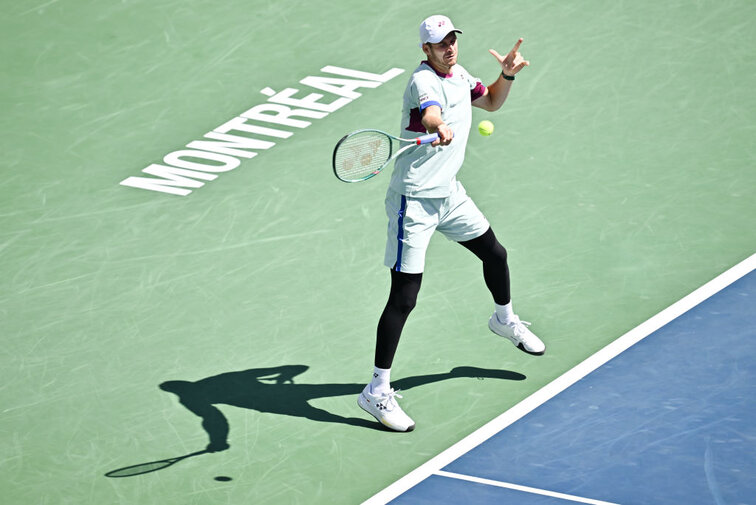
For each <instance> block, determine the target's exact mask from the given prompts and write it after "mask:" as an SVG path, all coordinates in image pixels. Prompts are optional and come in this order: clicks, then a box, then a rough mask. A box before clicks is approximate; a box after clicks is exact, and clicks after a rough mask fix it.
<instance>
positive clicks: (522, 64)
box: [513, 60, 530, 72]
mask: <svg viewBox="0 0 756 505" xmlns="http://www.w3.org/2000/svg"><path fill="white" fill-rule="evenodd" d="M529 65H530V62H529V61H527V60H524V61H523V62H522V63H520V64H519V65H517V66H516V67H515V68H514V69H513V71H514V72H519V71H520V70H522V68H523V67H527V66H529Z"/></svg>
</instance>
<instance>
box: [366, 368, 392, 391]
mask: <svg viewBox="0 0 756 505" xmlns="http://www.w3.org/2000/svg"><path fill="white" fill-rule="evenodd" d="M390 384H391V369H390V368H378V367H375V368H374V369H373V380H372V381H370V393H371V394H374V395H383V394H388V392H389V391H390V390H391V385H390Z"/></svg>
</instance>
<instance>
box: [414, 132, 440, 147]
mask: <svg viewBox="0 0 756 505" xmlns="http://www.w3.org/2000/svg"><path fill="white" fill-rule="evenodd" d="M436 140H438V133H430V134H428V135H423V136H422V137H417V138H416V139H415V142H416V143H417V145H421V144H430V143H431V142H434V141H436Z"/></svg>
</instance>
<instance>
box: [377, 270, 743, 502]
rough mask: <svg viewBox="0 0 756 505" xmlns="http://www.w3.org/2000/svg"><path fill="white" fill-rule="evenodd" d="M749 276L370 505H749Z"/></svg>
mask: <svg viewBox="0 0 756 505" xmlns="http://www.w3.org/2000/svg"><path fill="white" fill-rule="evenodd" d="M754 269H756V255H755V256H752V257H751V258H750V260H749V261H747V262H744V263H742V264H740V265H739V266H738V268H733V269H732V270H730V271H728V272H727V273H725V274H723V275H722V276H720V277H718V278H717V279H715V280H714V281H712V282H710V283H707V285H706V286H704V287H702V288H701V289H699V290H697V291H696V292H695V293H693V294H691V295H690V296H688V297H686V298H685V299H683V300H681V302H678V303H676V304H675V305H673V306H672V307H670V308H669V309H667V310H665V311H663V312H662V313H661V314H659V315H657V316H655V317H654V318H652V319H651V320H649V321H648V322H647V323H645V324H644V325H642V326H641V327H639V328H637V329H636V330H634V331H632V332H629V333H628V334H626V335H624V336H623V337H621V338H620V339H618V340H617V341H615V342H614V343H612V344H611V345H610V346H609V347H608V348H606V349H605V352H603V354H606V357H599V355H598V354H597V355H594V356H593V357H591V358H590V359H589V360H588V361H586V362H584V363H582V364H581V365H579V366H578V367H576V368H575V369H573V370H571V371H570V372H571V373H568V374H566V375H564V376H562V377H560V378H559V379H557V380H556V381H555V382H554V383H552V384H550V385H549V386H547V388H544V389H543V390H541V391H539V392H538V393H536V394H535V395H534V396H533V397H531V399H532V402H531V403H533V402H540V401H544V400H545V402H546V403H544V404H543V405H542V406H537V404H536V407H535V409H534V410H532V411H528V409H530V408H532V407H530V406H528V405H525V403H523V404H520V405H518V406H516V407H514V408H513V409H512V410H513V411H520V412H524V413H525V415H524V416H523V417H521V418H519V419H518V420H517V421H516V422H515V423H514V424H511V425H507V424H506V423H507V422H508V421H509V419H510V418H511V417H512V416H516V415H518V414H516V413H514V412H513V413H512V415H507V414H508V413H505V414H503V415H502V416H500V418H497V419H496V420H495V421H492V423H489V425H490V426H487V427H484V428H482V429H481V430H479V432H481V433H480V434H478V433H476V434H473V435H471V436H470V437H467V439H466V440H465V441H462V442H460V443H459V444H457V445H455V447H454V448H452V449H450V450H449V451H445V452H448V453H450V454H451V455H446V454H443V453H442V455H440V456H439V457H437V458H434V459H435V461H432V462H430V463H428V464H426V465H424V467H425V468H421V469H419V470H417V471H415V472H413V474H415V475H412V474H411V475H410V476H408V477H407V478H405V479H404V481H405V482H400V483H398V484H397V485H394V488H395V489H388V490H387V491H384V492H383V495H380V494H379V495H378V496H376V497H375V498H374V499H373V500H371V501H368V502H366V503H385V502H386V499H385V498H387V497H390V496H396V495H398V497H397V498H396V499H394V500H392V501H391V502H390V503H392V504H393V503H396V504H403V503H406V504H423V503H427V504H442V503H448V504H453V503H463V502H470V503H481V504H485V503H518V504H524V505H531V504H551V503H553V504H560V503H561V504H567V503H589V504H595V505H611V504H617V503H623V504H625V503H628V504H629V503H639V504H640V503H642V504H655V503H658V504H664V503H686V504H691V505H693V504H720V503H750V502H751V501H752V500H753V498H754V497H756V478H754V475H756V466H755V464H754V459H753V454H754V449H756V446H755V445H754V440H756V432H755V430H754V427H753V423H752V422H751V419H753V415H754V403H753V401H752V400H753V398H754V388H755V386H754V384H756V366H754V362H753V356H754V354H756V349H755V348H754V347H755V345H754V342H755V340H754V335H755V334H756V310H755V309H756V302H755V301H754V296H756V272H754V271H753V270H754ZM733 282H734V283H733ZM730 283H732V284H730ZM720 289H721V291H719V290H720ZM707 297H710V298H707ZM656 327H659V329H657V330H654V328H656ZM649 330H653V331H652V333H650V334H648V333H647V332H648V331H649ZM646 335H648V336H646ZM636 342H637V343H636ZM631 346H632V347H631ZM627 347H629V349H627V350H624V349H625V348H627ZM619 352H622V353H621V354H619V356H617V357H613V356H614V355H615V354H616V353H619ZM602 361H604V362H605V363H602ZM599 365H600V368H598V369H597V370H595V371H594V370H593V369H594V368H595V367H596V366H599ZM575 374H578V377H579V376H580V375H585V374H588V375H587V376H585V377H584V378H580V379H579V380H578V381H577V382H574V383H572V382H573V381H575V380H576V379H574V378H573V377H571V376H570V375H575ZM562 388H568V389H566V390H565V391H563V392H559V389H562ZM552 390H553V392H552ZM554 394H556V396H552V395H554ZM537 397H540V398H537ZM497 430H498V431H497ZM492 432H493V433H494V434H493V436H491V437H490V438H487V439H485V440H484V437H486V436H488V433H492ZM481 442H482V443H481ZM475 444H480V445H477V446H476V445H475ZM455 453H459V454H461V455H460V456H459V457H457V458H456V459H453V460H451V459H452V458H453V454H455ZM446 460H451V461H450V462H449V463H448V464H445V465H444V463H443V462H445V461H446ZM414 482H418V483H417V484H416V485H415V486H414V487H411V488H409V489H407V491H405V492H404V493H402V494H400V495H399V492H400V491H401V490H402V489H404V488H408V487H409V486H411V485H412V483H414ZM681 483H684V484H681Z"/></svg>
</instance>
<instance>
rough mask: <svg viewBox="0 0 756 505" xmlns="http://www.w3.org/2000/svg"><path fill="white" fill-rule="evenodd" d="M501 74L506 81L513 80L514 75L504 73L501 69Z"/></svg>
mask: <svg viewBox="0 0 756 505" xmlns="http://www.w3.org/2000/svg"><path fill="white" fill-rule="evenodd" d="M501 76H502V77H503V78H504V79H506V80H508V81H514V76H513V75H507V74H505V73H504V71H503V70H502V71H501Z"/></svg>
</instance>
